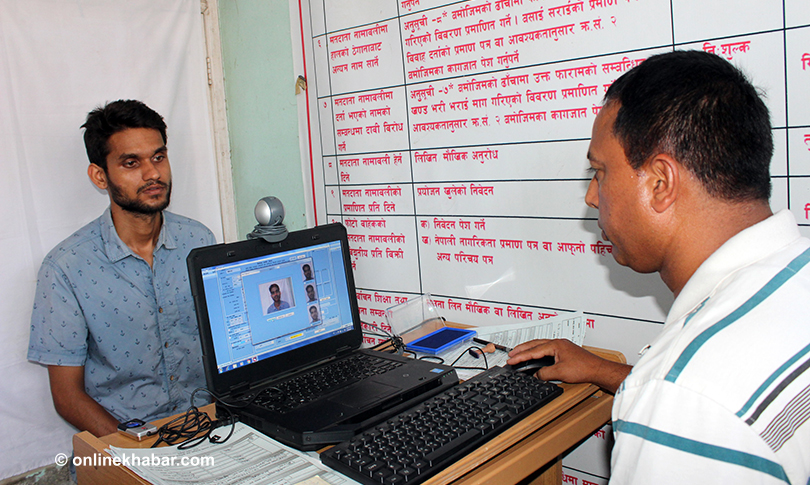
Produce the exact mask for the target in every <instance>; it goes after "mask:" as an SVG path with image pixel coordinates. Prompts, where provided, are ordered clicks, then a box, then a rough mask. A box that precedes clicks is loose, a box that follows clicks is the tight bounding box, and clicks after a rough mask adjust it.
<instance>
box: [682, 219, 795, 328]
mask: <svg viewBox="0 0 810 485" xmlns="http://www.w3.org/2000/svg"><path fill="white" fill-rule="evenodd" d="M800 236H801V235H800V234H799V229H798V227H797V226H796V219H795V218H794V217H793V213H791V212H790V211H789V210H787V209H786V210H782V211H780V212H777V213H776V214H774V215H772V216H771V217H769V218H767V219H765V220H764V221H762V222H760V223H758V224H754V225H753V226H751V227H749V228H747V229H744V230H743V231H740V232H739V233H738V234H735V235H734V237H732V238H731V239H729V240H728V241H726V242H725V243H724V244H723V245H722V246H720V248H719V249H717V251H715V252H714V253H712V255H711V256H709V258H708V259H706V261H704V262H703V264H701V265H700V267H698V269H697V271H695V273H694V274H693V275H692V277H691V278H689V281H687V282H686V285H685V286H684V287H683V290H681V293H680V294H679V295H678V297H677V298H676V299H675V302H674V303H673V304H672V308H670V310H669V314H668V315H667V320H666V324H670V323H672V322H676V321H679V320H680V319H681V318H683V317H684V316H685V315H686V314H687V313H689V312H691V311H693V310H694V309H696V308H697V307H698V306H699V305H700V304H701V303H702V302H703V301H704V300H705V299H706V297H708V296H709V295H710V294H711V293H712V291H713V290H714V288H715V287H716V286H717V285H718V284H719V283H720V282H721V281H722V280H723V279H724V278H725V277H727V276H728V275H729V274H731V273H733V272H735V271H737V270H738V269H740V268H743V267H745V266H748V265H750V264H752V263H754V262H756V261H759V260H760V259H762V258H764V257H766V256H768V255H770V254H772V253H773V252H774V251H776V250H778V249H779V248H782V247H784V246H787V245H788V244H790V243H791V242H793V241H795V240H796V239H798V238H799V237H800Z"/></svg>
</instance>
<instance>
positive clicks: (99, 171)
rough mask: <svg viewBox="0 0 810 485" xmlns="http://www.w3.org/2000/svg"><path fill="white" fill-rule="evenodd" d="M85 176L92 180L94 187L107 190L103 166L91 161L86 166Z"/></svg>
mask: <svg viewBox="0 0 810 485" xmlns="http://www.w3.org/2000/svg"><path fill="white" fill-rule="evenodd" d="M87 176H88V177H90V181H91V182H93V184H94V185H95V186H96V187H98V188H99V189H101V190H107V173H106V172H105V171H104V169H103V168H101V167H99V166H98V165H96V164H95V163H91V164H90V165H89V166H88V167H87Z"/></svg>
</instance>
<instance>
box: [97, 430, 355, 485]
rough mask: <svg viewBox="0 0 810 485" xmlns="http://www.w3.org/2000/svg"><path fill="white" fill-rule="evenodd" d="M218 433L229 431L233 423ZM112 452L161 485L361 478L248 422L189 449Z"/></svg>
mask: <svg viewBox="0 0 810 485" xmlns="http://www.w3.org/2000/svg"><path fill="white" fill-rule="evenodd" d="M217 432H219V433H222V432H225V433H227V428H223V429H219V430H217ZM108 451H109V453H110V455H112V456H113V457H118V458H119V459H120V460H121V463H122V464H123V465H124V466H126V467H127V468H129V469H130V470H132V471H133V472H135V473H136V474H138V475H139V476H140V477H141V478H143V479H144V480H147V481H149V482H151V483H153V484H156V485H188V484H190V483H194V484H202V485H224V484H239V485H266V484H268V485H269V484H278V485H297V484H302V485H304V484H305V485H323V484H331V485H344V484H346V485H349V484H356V483H357V482H355V481H354V480H351V479H349V478H347V477H345V476H343V475H341V474H339V473H337V472H335V471H334V470H332V469H330V468H328V467H327V466H325V465H323V464H322V463H321V462H320V461H319V460H317V459H316V458H312V457H310V456H309V455H307V454H306V453H302V452H300V451H297V450H294V449H292V448H290V447H288V446H285V445H283V444H281V443H279V442H277V441H274V440H272V439H270V438H268V437H267V436H265V435H263V434H262V433H260V432H258V431H256V430H255V429H253V428H251V427H249V426H247V425H245V424H243V423H236V429H235V430H234V433H233V436H231V437H230V439H229V440H228V441H227V442H225V443H221V444H214V443H209V442H207V441H206V442H204V443H203V444H200V445H198V446H195V447H193V448H190V449H187V450H178V449H177V446H167V447H163V448H148V449H133V448H118V447H114V446H111V447H110V448H109V450H108ZM212 462H213V464H211V463H212ZM136 465H138V466H136Z"/></svg>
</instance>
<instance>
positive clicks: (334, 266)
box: [188, 224, 458, 450]
mask: <svg viewBox="0 0 810 485" xmlns="http://www.w3.org/2000/svg"><path fill="white" fill-rule="evenodd" d="M188 269H189V276H190V283H191V291H192V294H193V296H194V304H195V307H196V311H197V321H198V323H199V329H200V338H201V341H202V350H203V363H204V365H205V378H206V381H207V383H208V389H209V390H210V391H212V392H213V393H215V394H216V395H217V396H218V397H219V398H221V399H222V400H224V401H225V402H230V403H239V404H238V405H239V406H243V407H237V408H232V410H233V411H234V412H235V413H236V414H238V416H239V418H240V420H241V421H243V422H244V423H246V424H248V425H249V426H252V427H254V428H256V429H257V430H259V431H261V432H263V433H265V434H267V435H268V436H270V437H272V438H274V439H276V440H278V441H281V442H283V443H286V444H288V445H290V446H293V447H295V448H298V449H301V450H314V449H318V448H320V447H322V446H324V445H326V444H330V443H336V442H339V441H344V440H347V439H349V438H351V437H352V436H354V435H355V434H357V433H359V432H361V431H363V430H364V429H366V428H368V427H370V426H373V425H374V424H376V423H377V422H379V421H381V420H383V419H386V418H388V417H390V416H392V415H394V414H396V413H399V412H400V411H402V410H405V409H407V408H410V407H411V406H414V405H416V404H418V403H419V402H421V401H423V400H425V399H427V398H429V397H431V396H433V395H434V394H436V393H438V392H441V391H443V390H444V389H446V388H448V387H451V386H453V385H455V384H457V383H458V377H457V375H456V372H455V371H454V370H453V369H452V368H451V367H448V366H443V365H438V364H435V363H429V362H425V361H419V360H414V359H410V358H405V357H402V356H399V355H395V354H390V353H386V352H378V351H374V350H367V349H360V345H361V343H362V340H363V338H362V329H361V323H360V317H359V315H360V314H359V311H358V307H357V296H356V293H355V286H354V278H353V275H352V269H351V262H350V259H349V246H348V238H347V235H346V229H345V227H343V225H342V224H328V225H324V226H318V227H315V228H312V229H306V230H303V231H296V232H291V233H290V234H289V235H288V236H287V238H286V239H284V240H283V241H281V242H274V243H269V242H266V241H264V240H262V239H253V240H248V241H240V242H236V243H230V244H219V245H215V246H207V247H203V248H197V249H194V250H193V251H191V253H190V254H189V256H188ZM218 406H220V405H219V404H218ZM218 414H220V413H218Z"/></svg>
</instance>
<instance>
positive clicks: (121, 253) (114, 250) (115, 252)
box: [99, 206, 177, 262]
mask: <svg viewBox="0 0 810 485" xmlns="http://www.w3.org/2000/svg"><path fill="white" fill-rule="evenodd" d="M166 214H167V212H166V211H164V212H163V222H162V224H161V226H160V234H159V235H158V241H157V245H155V251H157V250H158V249H159V248H160V247H161V246H163V247H165V248H166V249H176V248H177V237H176V236H177V235H176V234H174V233H175V232H176V231H174V230H173V229H172V227H171V225H169V224H167V223H166ZM99 224H100V226H101V231H100V232H101V240H102V242H103V244H104V252H105V253H106V254H107V257H108V258H109V259H110V261H112V262H117V261H120V260H122V259H124V258H126V257H129V256H134V257H140V256H137V255H136V254H135V253H133V252H132V250H131V249H130V248H129V246H127V245H126V244H125V243H124V241H122V240H121V237H120V236H118V231H116V229H115V225H114V224H113V220H112V212H111V211H110V207H109V206H108V207H107V209H106V210H105V211H104V213H103V214H101V217H100V218H99Z"/></svg>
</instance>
